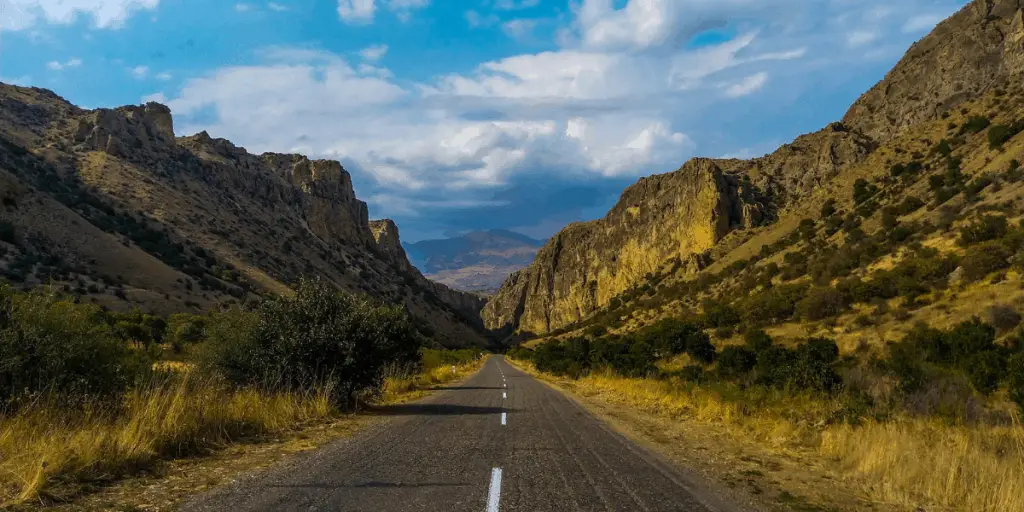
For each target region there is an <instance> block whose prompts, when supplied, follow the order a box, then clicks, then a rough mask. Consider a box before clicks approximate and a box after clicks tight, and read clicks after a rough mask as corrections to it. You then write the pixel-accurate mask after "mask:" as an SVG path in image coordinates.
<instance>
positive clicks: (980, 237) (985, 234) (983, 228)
mask: <svg viewBox="0 0 1024 512" xmlns="http://www.w3.org/2000/svg"><path fill="white" fill-rule="evenodd" d="M1008 231H1009V223H1008V222H1007V220H1006V217H1003V216H1002V215H984V216H982V217H981V218H979V219H975V220H974V221H973V222H971V223H970V224H967V225H966V226H964V227H963V228H960V239H959V240H958V243H959V244H960V245H961V246H964V247H969V246H971V245H974V244H978V243H981V242H988V241H990V240H996V239H999V238H1002V237H1004V236H1006V233H1007V232H1008Z"/></svg>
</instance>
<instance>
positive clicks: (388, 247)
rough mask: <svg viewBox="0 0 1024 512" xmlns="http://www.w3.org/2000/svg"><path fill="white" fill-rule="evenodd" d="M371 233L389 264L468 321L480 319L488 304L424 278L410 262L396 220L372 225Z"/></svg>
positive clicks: (387, 220) (475, 297)
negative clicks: (485, 305)
mask: <svg viewBox="0 0 1024 512" xmlns="http://www.w3.org/2000/svg"><path fill="white" fill-rule="evenodd" d="M370 231H371V232H372V233H373V238H374V240H375V241H376V244H377V250H378V251H380V254H381V256H383V257H384V258H385V259H386V260H387V261H389V262H390V263H391V265H392V266H394V267H395V268H396V269H398V270H399V272H401V273H403V274H405V275H408V276H410V277H411V279H413V281H414V282H416V283H417V285H419V286H421V287H424V288H426V289H428V290H430V291H431V293H433V294H434V295H436V296H437V297H438V298H440V299H441V300H443V301H445V302H446V303H448V304H450V305H451V306H452V307H454V308H455V309H456V310H457V311H459V312H460V313H462V314H463V315H465V316H466V317H467V318H473V319H475V318H479V316H480V310H482V309H483V307H484V304H485V303H486V301H485V300H484V299H483V298H481V297H479V296H477V295H474V294H472V293H467V292H462V291H459V290H453V289H451V288H449V287H447V286H445V285H443V284H441V283H437V282H434V281H431V280H429V279H427V278H426V277H423V274H421V273H420V271H419V270H417V269H416V267H414V266H412V263H410V262H409V258H408V257H407V256H406V254H405V249H403V248H402V240H401V239H400V238H399V235H398V226H397V225H395V222H394V221H393V220H391V219H383V220H374V221H370Z"/></svg>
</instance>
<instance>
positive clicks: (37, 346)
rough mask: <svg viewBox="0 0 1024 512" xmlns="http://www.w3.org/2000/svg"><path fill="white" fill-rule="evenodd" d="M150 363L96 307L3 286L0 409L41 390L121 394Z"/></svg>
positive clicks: (0, 294)
mask: <svg viewBox="0 0 1024 512" xmlns="http://www.w3.org/2000/svg"><path fill="white" fill-rule="evenodd" d="M148 367H149V364H148V358H147V357H146V354H145V353H144V352H140V351H137V350H131V349H129V348H128V346H127V345H125V344H124V343H122V342H121V341H120V340H119V339H118V337H117V336H116V335H115V334H114V332H113V330H112V329H111V328H110V326H109V325H107V323H106V322H105V321H104V320H103V315H102V312H101V310H100V309H99V308H98V307H97V306H93V305H87V304H75V303H74V302H72V301H68V300H63V299H61V298H60V297H58V296H56V295H53V294H48V293H41V292H32V293H27V294H23V293H15V292H13V291H12V290H11V289H10V288H8V287H0V408H2V407H3V405H4V404H5V403H14V404H15V405H17V404H18V403H20V402H21V401H22V400H24V399H29V398H31V396H33V395H35V394H38V393H42V392H54V393H56V394H58V395H61V396H64V397H67V398H69V399H72V398H74V399H77V398H83V397H89V396H93V397H109V396H113V395H116V394H119V393H121V392H123V391H124V390H125V389H126V388H127V387H128V385H130V384H132V383H133V382H134V381H135V380H136V379H137V378H138V377H140V376H141V375H143V374H145V373H146V371H147V369H148Z"/></svg>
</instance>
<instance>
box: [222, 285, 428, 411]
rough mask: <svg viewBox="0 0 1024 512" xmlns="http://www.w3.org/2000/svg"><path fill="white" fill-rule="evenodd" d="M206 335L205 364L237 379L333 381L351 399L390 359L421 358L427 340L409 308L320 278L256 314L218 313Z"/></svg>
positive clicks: (277, 384)
mask: <svg viewBox="0 0 1024 512" xmlns="http://www.w3.org/2000/svg"><path fill="white" fill-rule="evenodd" d="M207 337H208V341H207V344H208V345H209V349H208V351H207V353H206V362H207V364H208V365H209V366H211V367H212V368H214V369H216V370H218V371H220V372H222V373H223V374H224V375H225V376H226V377H227V378H228V379H230V380H231V381H232V382H234V383H236V384H239V385H255V386H262V387H266V388H270V389H298V390H304V389H309V388H311V387H313V386H316V385H320V384H323V383H326V382H333V383H335V384H337V389H338V394H337V395H336V397H335V398H337V399H340V400H341V401H342V402H345V403H348V402H349V401H350V400H351V399H352V398H353V396H354V393H355V392H357V391H361V390H365V389H372V388H375V387H376V386H378V385H379V384H380V383H381V379H382V378H383V370H384V368H385V366H387V365H388V364H389V363H399V364H401V363H412V362H415V361H417V360H418V356H419V348H420V345H421V338H420V337H419V334H418V333H417V332H416V329H415V328H414V327H413V325H412V323H411V322H410V321H409V318H408V316H407V315H406V313H405V312H404V311H403V310H401V309H399V308H396V307H386V306H382V305H378V304H376V303H373V302H371V301H369V300H368V299H366V298H363V297H357V296H355V295H351V294H348V293H343V292H339V291H336V290H334V289H333V288H331V287H330V286H329V285H327V284H326V283H324V282H322V281H320V280H314V281H310V280H302V281H300V283H299V285H298V286H297V288H296V292H295V295H294V296H292V297H274V298H271V299H268V300H266V301H264V302H263V303H262V304H261V305H260V306H259V307H258V308H257V309H256V311H255V312H253V313H245V312H241V311H233V312H229V313H223V314H220V315H215V316H214V317H213V318H212V319H211V322H210V325H208V326H207Z"/></svg>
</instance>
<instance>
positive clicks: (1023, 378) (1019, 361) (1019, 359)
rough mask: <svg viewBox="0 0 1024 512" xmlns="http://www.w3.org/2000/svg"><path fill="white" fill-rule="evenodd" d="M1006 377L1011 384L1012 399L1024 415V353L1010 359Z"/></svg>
mask: <svg viewBox="0 0 1024 512" xmlns="http://www.w3.org/2000/svg"><path fill="white" fill-rule="evenodd" d="M1006 376H1007V380H1008V382H1009V388H1010V399H1011V400H1013V401H1014V402H1016V403H1017V407H1018V408H1020V410H1021V412H1022V413H1024V352H1018V353H1016V354H1014V355H1013V356H1011V357H1010V359H1009V360H1008V361H1007V364H1006Z"/></svg>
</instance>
